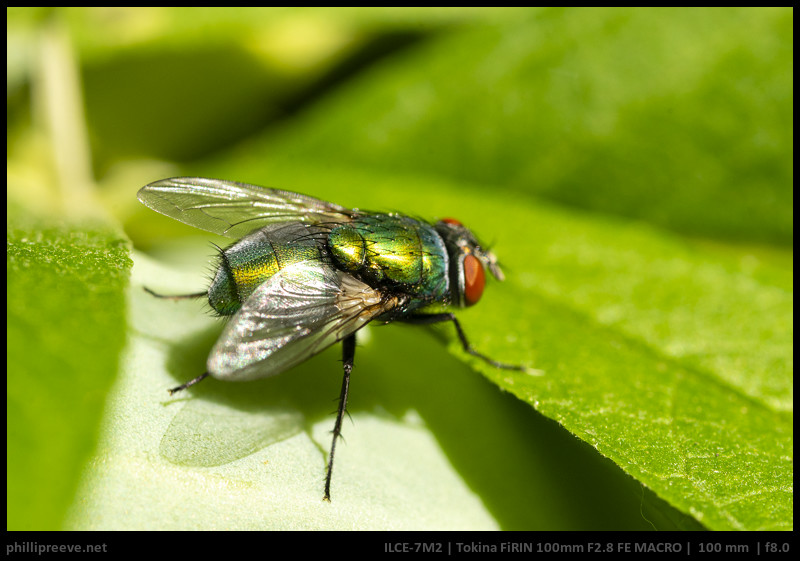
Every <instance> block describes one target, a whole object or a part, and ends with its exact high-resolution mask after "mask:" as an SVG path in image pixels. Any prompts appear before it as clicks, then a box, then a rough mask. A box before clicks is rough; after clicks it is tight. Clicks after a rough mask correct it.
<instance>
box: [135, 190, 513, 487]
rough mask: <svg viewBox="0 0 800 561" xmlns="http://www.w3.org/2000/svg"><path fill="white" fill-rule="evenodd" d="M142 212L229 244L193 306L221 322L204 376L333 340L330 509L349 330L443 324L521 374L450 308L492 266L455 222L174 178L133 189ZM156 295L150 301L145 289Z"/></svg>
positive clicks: (474, 298) (275, 360)
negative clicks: (338, 383) (339, 360)
mask: <svg viewBox="0 0 800 561" xmlns="http://www.w3.org/2000/svg"><path fill="white" fill-rule="evenodd" d="M138 198H139V201H141V202H142V203H143V204H144V205H146V206H147V207H149V208H151V209H152V210H155V211H156V212H159V213H161V214H164V215H166V216H169V217H171V218H174V219H176V220H179V221H180V222H183V223H185V224H189V225H190V226H194V227H196V228H200V229H201V230H206V231H208V232H213V233H215V234H220V235H222V236H226V237H229V238H234V239H237V240H238V241H237V242H235V243H234V244H233V245H231V246H229V247H227V248H226V249H224V250H221V251H220V255H219V261H218V264H217V268H216V273H215V276H214V279H213V281H212V282H211V286H210V287H209V289H208V291H207V292H202V293H198V294H187V295H183V296H173V297H170V298H202V297H207V298H208V303H209V304H210V306H211V307H212V308H213V309H214V311H215V312H217V313H218V314H219V315H220V316H226V317H229V318H230V320H229V321H228V323H227V324H226V325H225V328H224V329H223V331H222V334H221V335H220V337H219V339H218V340H217V342H216V344H215V345H214V347H213V349H212V350H211V353H210V354H209V356H208V361H207V364H206V368H207V369H206V372H204V373H203V374H201V375H200V376H198V377H197V378H195V379H193V380H190V381H188V382H186V383H185V384H182V385H180V386H178V387H176V388H173V389H171V390H170V394H173V393H175V392H177V391H180V390H184V389H186V388H188V387H190V386H193V385H194V384H196V383H198V382H200V381H201V380H203V379H204V378H206V377H207V376H209V375H211V376H213V377H214V378H218V379H220V380H231V381H240V380H253V379H257V378H264V377H267V376H274V375H276V374H280V373H282V372H284V371H286V370H288V369H289V368H291V367H293V366H296V365H298V364H300V363H301V362H303V361H305V360H306V359H308V358H309V357H311V356H313V355H315V354H317V353H319V352H320V351H322V350H324V349H326V348H327V347H329V346H331V345H333V344H334V343H337V342H339V341H341V342H342V349H343V350H342V356H343V364H344V376H343V379H342V388H341V392H340V394H339V407H338V411H337V414H336V422H335V424H334V427H333V441H332V443H331V451H330V454H329V456H328V466H327V470H326V474H325V495H324V497H323V498H324V499H325V500H327V501H330V496H331V476H332V474H333V457H334V454H335V452H336V442H337V440H338V439H339V437H340V436H341V434H342V418H343V416H344V413H345V410H346V407H347V396H348V392H349V387H350V373H351V371H352V369H353V360H354V357H355V350H356V332H357V331H358V330H359V329H361V328H362V327H364V326H365V325H366V324H368V323H370V322H372V321H377V322H380V323H391V322H393V321H402V322H405V323H412V324H419V325H425V324H433V323H440V322H446V321H449V322H452V323H453V325H454V327H455V329H456V333H457V334H458V338H459V340H460V341H461V344H462V346H463V347H464V350H465V351H466V352H468V353H469V354H471V355H473V356H476V357H478V358H480V359H481V360H483V361H485V362H486V363H488V364H491V365H492V366H494V367H497V368H504V369H509V370H523V371H524V370H526V368H525V367H524V366H515V365H509V364H504V363H501V362H497V361H495V360H492V359H491V358H489V357H487V356H485V355H483V354H481V353H479V352H478V351H476V350H475V349H473V348H472V346H471V345H470V344H469V342H468V340H467V337H466V335H465V334H464V330H463V329H462V328H461V324H460V323H459V322H458V320H457V319H456V316H455V315H454V314H453V313H452V312H450V311H448V309H451V308H454V307H455V308H464V307H468V306H472V305H474V304H476V303H477V302H478V301H479V300H480V298H481V295H482V294H483V289H484V285H485V282H486V274H485V272H484V271H485V270H486V269H488V270H489V272H490V273H491V274H492V276H494V277H495V278H496V279H498V280H503V278H504V277H503V273H502V271H501V270H500V267H499V266H498V264H497V259H496V258H495V256H494V254H492V253H491V252H490V251H487V250H485V249H483V248H482V247H481V246H480V244H479V243H478V241H477V239H476V238H475V236H474V235H473V234H472V232H471V231H470V230H469V229H467V228H466V227H465V226H463V225H462V224H461V223H460V222H458V221H457V220H454V219H449V218H447V219H444V220H440V221H438V222H436V223H435V224H430V223H427V222H423V221H420V220H417V219H414V218H411V217H409V216H405V215H403V214H398V213H374V212H366V211H361V210H358V209H349V208H345V207H343V206H339V205H337V204H334V203H329V202H325V201H322V200H319V199H315V198H313V197H309V196H306V195H301V194H298V193H292V192H290V191H282V190H278V189H268V188H265V187H258V186H256V185H247V184H244V183H237V182H234V181H224V180H218V179H204V178H199V177H177V178H173V179H162V180H161V181H156V182H155V183H151V184H149V185H147V186H145V187H143V188H142V189H141V190H140V191H139V193H138ZM148 292H150V293H151V294H154V295H155V296H160V295H158V294H156V293H154V292H153V291H151V290H148Z"/></svg>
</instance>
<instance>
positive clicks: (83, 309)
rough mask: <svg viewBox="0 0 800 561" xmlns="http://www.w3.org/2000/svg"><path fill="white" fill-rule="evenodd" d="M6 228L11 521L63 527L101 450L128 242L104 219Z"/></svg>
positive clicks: (20, 526) (25, 526) (118, 344)
mask: <svg viewBox="0 0 800 561" xmlns="http://www.w3.org/2000/svg"><path fill="white" fill-rule="evenodd" d="M13 222H14V224H15V225H14V226H9V228H8V230H7V231H6V243H7V247H6V266H7V273H6V282H7V289H8V299H7V303H8V313H7V326H8V333H7V336H6V337H7V339H6V341H7V344H8V352H7V366H8V376H7V380H6V391H7V394H6V407H7V420H8V426H7V428H6V439H7V440H6V469H7V475H6V492H7V496H8V498H7V505H6V506H7V515H8V522H7V527H8V529H9V530H57V529H60V528H61V524H62V521H63V518H64V516H65V514H66V511H67V509H68V507H69V505H70V504H72V500H73V497H74V493H75V490H76V488H77V485H78V481H79V477H80V473H81V471H82V470H83V467H84V464H85V462H86V461H87V460H88V458H89V457H90V455H91V454H92V453H93V451H94V446H95V438H96V435H97V427H98V423H99V419H100V417H101V415H102V411H103V408H104V406H105V397H106V392H107V391H108V389H109V388H110V387H111V385H112V383H113V382H114V380H115V378H116V371H117V364H118V358H119V352H120V350H121V349H122V346H123V343H124V338H125V331H124V329H123V326H124V317H125V310H124V301H123V291H124V289H125V287H126V284H127V277H128V271H129V268H130V260H129V259H128V248H127V244H126V242H125V241H124V240H123V239H121V238H120V237H119V236H118V235H117V234H115V233H112V232H109V230H108V228H105V227H89V228H87V227H76V226H62V227H54V226H47V227H42V226H41V225H39V224H32V223H30V222H25V223H20V221H19V220H18V219H17V220H14V221H13Z"/></svg>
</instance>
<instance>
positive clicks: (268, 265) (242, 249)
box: [208, 222, 324, 315]
mask: <svg viewBox="0 0 800 561" xmlns="http://www.w3.org/2000/svg"><path fill="white" fill-rule="evenodd" d="M323 243H324V237H323V238H322V239H320V233H319V229H318V228H315V227H313V226H307V225H305V224H303V223H301V222H290V223H286V224H273V225H270V226H265V227H264V228H260V229H258V230H255V231H253V232H251V233H249V234H248V235H246V236H245V237H243V238H242V239H241V240H239V241H238V242H236V243H234V244H233V245H231V246H229V247H227V248H226V249H224V250H222V251H221V252H220V260H219V265H218V267H217V272H216V274H215V275H214V280H213V281H212V283H211V287H210V288H209V289H208V302H209V304H210V305H211V307H212V308H213V309H214V310H215V311H216V312H217V313H219V314H220V315H232V314H234V313H235V312H236V311H237V310H239V308H240V307H241V306H242V304H243V303H244V301H245V300H247V298H248V297H249V296H250V295H251V294H252V293H253V291H254V290H255V289H256V288H257V287H258V286H259V285H261V284H262V283H264V282H265V281H266V280H268V279H269V278H270V277H272V276H273V275H274V274H275V273H277V272H278V271H280V270H281V269H283V268H284V267H287V266H289V265H292V264H294V263H298V262H301V261H307V260H312V259H313V260H319V259H323V258H324V257H323V253H322V252H323V250H324V245H323Z"/></svg>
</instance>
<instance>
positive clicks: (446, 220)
mask: <svg viewBox="0 0 800 561" xmlns="http://www.w3.org/2000/svg"><path fill="white" fill-rule="evenodd" d="M442 222H444V223H445V224H450V225H451V226H463V224H462V223H461V221H459V220H456V219H455V218H442Z"/></svg>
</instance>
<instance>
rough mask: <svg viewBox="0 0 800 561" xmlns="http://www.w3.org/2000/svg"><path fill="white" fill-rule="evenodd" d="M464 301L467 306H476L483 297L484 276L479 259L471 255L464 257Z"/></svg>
mask: <svg viewBox="0 0 800 561" xmlns="http://www.w3.org/2000/svg"><path fill="white" fill-rule="evenodd" d="M463 267H464V300H465V302H466V304H467V306H472V305H473V304H477V303H478V300H480V299H481V296H483V287H484V286H485V285H486V274H485V273H484V272H483V264H481V261H480V259H478V258H477V257H475V256H474V255H472V254H469V255H466V256H465V257H464V265H463Z"/></svg>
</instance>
